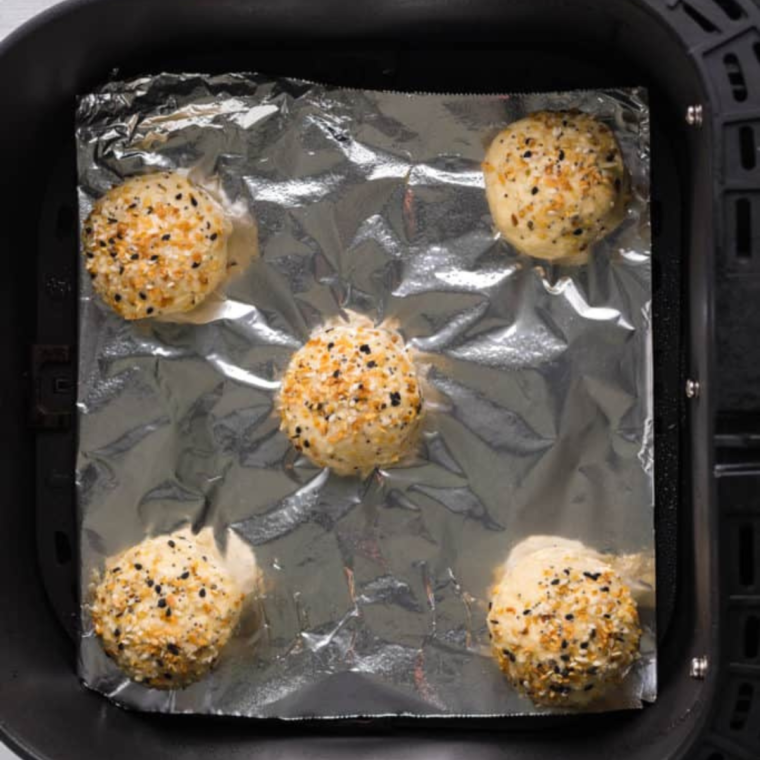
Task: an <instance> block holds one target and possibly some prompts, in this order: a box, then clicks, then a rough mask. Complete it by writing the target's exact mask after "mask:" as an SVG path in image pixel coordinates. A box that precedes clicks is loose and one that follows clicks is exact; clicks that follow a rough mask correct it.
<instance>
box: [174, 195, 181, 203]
mask: <svg viewBox="0 0 760 760" xmlns="http://www.w3.org/2000/svg"><path fill="white" fill-rule="evenodd" d="M174 200H175V201H181V200H182V193H177V194H176V195H175V196H174Z"/></svg>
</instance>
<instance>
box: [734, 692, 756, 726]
mask: <svg viewBox="0 0 760 760" xmlns="http://www.w3.org/2000/svg"><path fill="white" fill-rule="evenodd" d="M754 691H755V690H754V688H753V686H752V684H751V683H747V682H746V681H745V682H744V683H741V684H739V691H738V692H737V695H736V703H735V704H734V714H733V715H732V716H731V722H730V723H729V726H731V730H732V731H741V730H742V729H743V728H744V726H745V724H746V723H747V717H748V716H749V713H750V710H751V709H752V695H753V693H754Z"/></svg>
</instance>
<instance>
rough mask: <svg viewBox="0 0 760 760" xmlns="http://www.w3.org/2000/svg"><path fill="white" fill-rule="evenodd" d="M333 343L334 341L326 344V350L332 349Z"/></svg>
mask: <svg viewBox="0 0 760 760" xmlns="http://www.w3.org/2000/svg"><path fill="white" fill-rule="evenodd" d="M334 345H335V344H334V343H328V344H327V350H328V351H332V349H333V346H334Z"/></svg>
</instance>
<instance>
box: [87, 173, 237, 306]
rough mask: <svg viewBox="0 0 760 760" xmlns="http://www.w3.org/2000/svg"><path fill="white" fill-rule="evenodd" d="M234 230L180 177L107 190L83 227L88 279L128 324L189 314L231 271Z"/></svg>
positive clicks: (143, 179)
mask: <svg viewBox="0 0 760 760" xmlns="http://www.w3.org/2000/svg"><path fill="white" fill-rule="evenodd" d="M231 229H232V227H231V224H230V223H229V222H228V220H227V219H226V217H225V214H224V211H223V210H222V208H221V206H219V204H218V203H217V202H216V201H214V200H213V199H212V198H211V196H210V195H209V194H208V193H206V192H205V191H204V190H203V189H202V188H200V187H198V186H197V185H195V184H193V183H192V182H191V181H190V180H189V179H187V178H186V177H183V176H181V175H180V174H175V173H170V172H163V173H160V174H145V175H141V176H138V177H132V178H131V179H128V180H126V181H125V182H123V183H122V184H121V185H118V186H117V187H114V188H112V189H111V190H109V191H108V192H107V193H106V194H105V195H104V196H103V197H102V198H100V199H99V200H98V201H97V202H96V203H95V206H94V208H93V209H92V212H91V213H90V215H89V216H88V217H87V221H86V222H85V224H84V235H83V244H84V255H85V264H86V266H87V271H88V273H89V275H90V278H91V279H92V284H93V287H94V288H95V290H96V291H97V293H98V294H99V295H100V296H101V298H102V299H103V300H104V301H105V302H106V303H107V304H108V305H109V306H111V308H112V309H113V310H114V311H116V312H117V313H118V314H120V315H121V316H122V317H124V319H142V318H144V317H157V316H159V315H161V314H178V313H181V312H186V311H189V310H190V309H192V308H194V307H195V306H197V305H198V304H199V303H201V302H202V301H203V300H204V298H206V297H207V296H208V295H209V293H211V292H212V291H213V290H214V289H215V288H216V287H217V286H218V285H219V283H220V282H221V281H222V279H223V278H224V276H225V273H226V271H227V240H228V237H229V235H230V232H231Z"/></svg>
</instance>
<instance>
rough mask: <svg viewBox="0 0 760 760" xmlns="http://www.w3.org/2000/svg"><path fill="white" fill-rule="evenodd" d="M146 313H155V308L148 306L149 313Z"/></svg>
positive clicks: (147, 312)
mask: <svg viewBox="0 0 760 760" xmlns="http://www.w3.org/2000/svg"><path fill="white" fill-rule="evenodd" d="M145 313H146V314H152V313H153V307H152V306H148V309H147V311H146V312H145Z"/></svg>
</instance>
